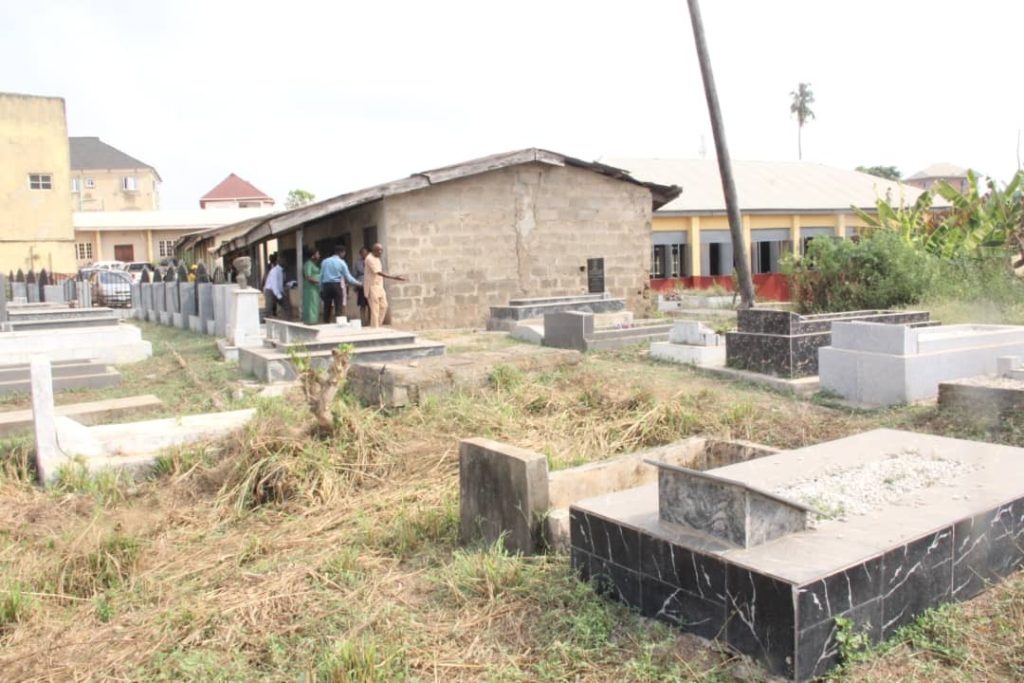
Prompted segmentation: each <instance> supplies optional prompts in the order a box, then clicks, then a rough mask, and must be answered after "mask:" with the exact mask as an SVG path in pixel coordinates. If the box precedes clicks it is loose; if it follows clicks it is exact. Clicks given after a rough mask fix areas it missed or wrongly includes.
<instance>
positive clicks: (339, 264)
mask: <svg viewBox="0 0 1024 683" xmlns="http://www.w3.org/2000/svg"><path fill="white" fill-rule="evenodd" d="M342 280H344V281H345V282H347V283H348V284H350V285H355V286H356V287H359V286H361V285H362V284H363V283H362V282H360V281H359V280H357V279H355V278H354V277H352V273H350V272H349V270H348V264H347V263H345V247H343V246H342V245H340V244H339V245H338V246H336V247H335V248H334V256H331V257H329V258H325V259H324V260H323V262H322V263H321V264H320V300H321V301H322V302H323V309H324V323H329V322H331V321H332V320H331V318H332V315H331V314H332V308H333V317H334V319H335V320H336V319H337V317H338V316H339V315H341V316H344V315H345V302H346V300H347V294H348V287H347V286H346V285H345V284H343V283H342ZM332 304H333V306H332Z"/></svg>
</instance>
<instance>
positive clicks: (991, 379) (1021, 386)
mask: <svg viewBox="0 0 1024 683" xmlns="http://www.w3.org/2000/svg"><path fill="white" fill-rule="evenodd" d="M1016 374H1017V373H1016V372H1015V373H1014V376H1013V377H1006V376H1004V375H980V376H978V377H965V378H964V379H958V380H956V381H955V382H953V384H966V385H968V386H972V387H992V388H993V389H1016V390H1018V391H1024V375H1022V377H1021V378H1018V377H1017V376H1016Z"/></svg>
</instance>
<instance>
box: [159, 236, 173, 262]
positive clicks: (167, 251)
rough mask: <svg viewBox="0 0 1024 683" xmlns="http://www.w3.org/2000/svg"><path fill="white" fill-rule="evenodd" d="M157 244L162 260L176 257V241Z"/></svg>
mask: <svg viewBox="0 0 1024 683" xmlns="http://www.w3.org/2000/svg"><path fill="white" fill-rule="evenodd" d="M156 244H157V253H159V254H160V258H168V257H171V256H174V240H158V241H157V243H156Z"/></svg>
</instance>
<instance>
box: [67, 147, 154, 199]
mask: <svg viewBox="0 0 1024 683" xmlns="http://www.w3.org/2000/svg"><path fill="white" fill-rule="evenodd" d="M68 145H69V146H70V148H71V209H72V210H73V211H153V210H156V209H159V208H160V174H159V173H157V172H156V169H155V168H153V167H152V166H150V165H149V164H147V163H145V162H142V161H139V160H138V159H136V158H135V157H133V156H129V155H128V154H125V153H124V152H122V151H121V150H119V149H117V148H116V147H112V146H111V145H108V144H107V143H105V142H103V141H102V140H100V139H99V138H95V137H74V138H70V139H69V140H68Z"/></svg>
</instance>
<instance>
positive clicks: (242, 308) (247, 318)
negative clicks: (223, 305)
mask: <svg viewBox="0 0 1024 683" xmlns="http://www.w3.org/2000/svg"><path fill="white" fill-rule="evenodd" d="M261 296H262V293H261V292H260V291H259V290H258V289H249V288H246V289H235V290H233V291H232V292H231V311H232V313H231V317H230V321H231V329H230V330H229V332H228V335H229V336H228V342H229V343H230V344H231V346H252V345H260V344H262V340H261V339H260V297H261Z"/></svg>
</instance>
